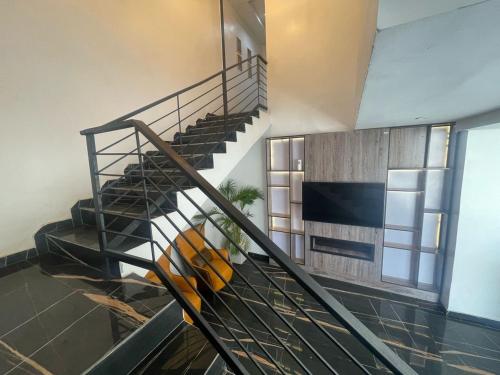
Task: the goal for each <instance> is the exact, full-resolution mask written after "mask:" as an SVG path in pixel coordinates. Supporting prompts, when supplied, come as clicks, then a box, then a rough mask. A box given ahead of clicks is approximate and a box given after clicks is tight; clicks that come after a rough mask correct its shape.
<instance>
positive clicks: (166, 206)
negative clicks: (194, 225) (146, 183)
mask: <svg viewBox="0 0 500 375" xmlns="http://www.w3.org/2000/svg"><path fill="white" fill-rule="evenodd" d="M155 190H156V189H155ZM108 193H111V194H115V195H123V198H121V197H120V198H118V197H115V196H103V204H104V206H106V205H107V204H109V203H111V202H112V201H114V200H115V199H118V201H117V203H118V204H120V205H122V204H125V205H126V204H133V203H135V202H138V203H137V205H144V202H145V200H144V196H143V192H142V191H130V192H126V190H125V189H113V188H112V189H109V190H108ZM163 194H165V195H166V196H168V198H169V199H170V201H171V202H172V203H169V202H168V201H166V202H164V203H163V204H161V205H160V207H161V208H162V209H163V210H165V211H170V210H171V209H173V208H175V205H176V204H177V194H176V193H175V192H172V191H171V192H167V189H164V190H163ZM163 194H162V193H160V192H158V191H148V198H149V199H151V200H153V201H156V200H157V199H159V198H164V195H163ZM151 205H152V203H151ZM151 207H153V205H152V206H151Z"/></svg>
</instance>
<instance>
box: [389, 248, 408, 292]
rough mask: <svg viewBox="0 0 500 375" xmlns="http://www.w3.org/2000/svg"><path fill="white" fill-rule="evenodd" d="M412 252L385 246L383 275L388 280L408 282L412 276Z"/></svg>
mask: <svg viewBox="0 0 500 375" xmlns="http://www.w3.org/2000/svg"><path fill="white" fill-rule="evenodd" d="M411 259H412V254H411V251H409V250H400V249H392V248H390V247H384V258H383V263H382V277H383V279H384V280H386V281H390V282H396V283H401V284H403V285H404V284H407V283H408V282H409V280H410V277H411V269H412V267H411Z"/></svg>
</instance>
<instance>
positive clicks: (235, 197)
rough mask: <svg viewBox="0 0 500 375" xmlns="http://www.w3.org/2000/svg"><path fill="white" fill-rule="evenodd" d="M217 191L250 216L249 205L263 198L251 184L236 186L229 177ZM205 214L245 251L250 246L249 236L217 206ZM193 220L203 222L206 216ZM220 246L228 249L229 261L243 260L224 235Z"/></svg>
mask: <svg viewBox="0 0 500 375" xmlns="http://www.w3.org/2000/svg"><path fill="white" fill-rule="evenodd" d="M218 190H219V192H220V193H221V194H222V195H223V196H224V197H225V198H226V199H227V200H228V201H230V202H231V203H232V204H233V205H234V206H236V207H237V208H238V209H239V210H240V211H241V212H242V213H243V214H244V215H245V216H246V217H248V218H250V217H252V216H253V215H252V213H251V212H250V207H251V206H252V205H253V204H254V203H255V201H256V200H257V199H264V193H263V192H262V191H261V190H260V189H258V188H256V187H253V186H238V185H237V183H236V181H234V180H232V179H229V180H227V181H226V182H225V183H222V184H221V185H220V186H219V187H218ZM207 215H208V216H210V217H212V218H213V219H214V221H215V222H216V223H217V224H218V225H219V226H220V227H221V228H222V229H223V230H224V232H226V233H227V235H228V236H229V237H230V238H231V239H232V240H233V241H234V242H235V243H237V244H238V245H239V246H240V247H241V248H242V249H243V250H245V251H247V250H248V247H249V246H250V238H248V236H247V235H246V233H245V232H244V231H243V230H242V229H241V228H240V227H239V226H238V225H237V224H236V223H234V222H233V221H232V220H231V219H230V218H229V217H228V216H227V215H226V214H225V213H224V212H223V211H221V210H220V209H219V208H218V207H212V208H211V209H209V210H208V211H207ZM193 220H194V221H195V222H197V223H199V224H205V223H206V221H207V218H206V217H205V216H204V215H202V214H197V215H195V216H194V218H193ZM221 245H222V247H224V248H226V249H228V250H229V252H230V254H231V262H233V263H238V264H241V263H243V261H244V260H245V258H244V256H243V255H242V254H240V252H239V251H238V248H237V247H236V246H235V245H234V244H233V243H232V242H231V241H229V239H228V238H227V237H226V236H223V237H222V244H221Z"/></svg>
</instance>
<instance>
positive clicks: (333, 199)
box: [302, 182, 385, 228]
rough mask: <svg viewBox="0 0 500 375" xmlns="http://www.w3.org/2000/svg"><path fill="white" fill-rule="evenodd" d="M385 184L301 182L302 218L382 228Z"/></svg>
mask: <svg viewBox="0 0 500 375" xmlns="http://www.w3.org/2000/svg"><path fill="white" fill-rule="evenodd" d="M384 200H385V184H381V183H348V182H303V184H302V203H303V206H302V218H303V219H304V220H309V221H319V222H324V223H334V224H346V225H356V226H362V227H374V228H382V226H383V223H384V218H383V216H384Z"/></svg>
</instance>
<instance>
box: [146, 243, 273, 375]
mask: <svg viewBox="0 0 500 375" xmlns="http://www.w3.org/2000/svg"><path fill="white" fill-rule="evenodd" d="M165 239H166V240H167V242H168V243H169V245H170V246H171V247H172V248H173V249H174V250H175V251H176V252H177V253H178V254H181V252H180V250H179V249H178V247H177V245H176V244H175V243H173V242H172V241H171V240H170V239H169V238H168V237H166V238H165ZM151 242H153V243H154V244H155V245H156V246H157V247H158V248H159V249H160V252H161V253H162V254H163V255H164V256H165V257H166V258H167V259H168V261H169V262H170V264H173V266H174V267H175V269H176V270H177V272H179V275H180V276H182V278H183V279H184V280H185V281H186V282H187V283H188V285H189V287H190V288H191V289H192V290H193V292H194V293H196V295H197V296H198V297H199V298H200V299H201V300H202V301H203V302H204V303H205V305H206V306H207V307H208V308H209V309H210V310H211V311H212V313H213V314H214V315H215V317H216V318H217V319H218V320H219V321H220V322H221V324H222V325H223V326H224V328H225V329H226V331H228V332H229V334H230V335H231V336H232V337H233V339H234V340H235V341H236V342H237V343H238V345H239V346H240V347H241V349H243V351H244V352H245V353H246V354H247V356H248V357H249V359H252V358H253V357H252V356H251V355H250V353H249V352H248V351H247V349H246V348H245V346H244V345H243V344H241V342H240V340H238V338H237V337H236V335H234V334H233V332H232V330H231V329H230V328H229V327H228V326H227V325H226V323H225V322H224V320H223V319H222V318H221V317H220V315H219V314H218V313H217V312H216V311H215V309H214V308H213V307H212V305H211V304H210V303H209V302H208V301H207V300H206V298H205V297H204V296H203V295H202V294H201V293H200V292H199V291H198V289H197V288H196V287H195V286H194V285H193V284H192V283H191V281H190V280H189V277H187V276H186V275H185V272H183V270H182V269H180V267H179V266H178V265H177V263H176V262H174V261H173V260H172V258H171V256H170V255H169V254H168V252H167V251H165V250H163V248H162V247H161V246H160V244H159V243H158V242H157V241H154V240H152V241H151ZM190 268H191V269H192V270H193V271H195V272H196V270H195V269H194V267H190ZM158 269H160V270H161V267H158ZM167 277H168V276H167ZM183 300H184V298H183ZM194 311H195V312H196V313H197V314H199V313H198V311H197V310H196V309H194ZM189 315H190V316H191V314H189ZM199 316H200V318H202V315H201V314H200V315H199ZM191 317H192V316H191ZM203 319H204V318H203ZM207 323H208V322H207ZM208 325H209V324H208ZM214 333H215V334H216V332H215V331H214ZM253 363H254V364H255V366H256V367H257V368H258V369H259V370H260V371H261V372H262V373H263V374H265V372H264V370H263V369H262V367H260V365H259V364H258V363H257V361H256V360H255V359H253Z"/></svg>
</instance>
